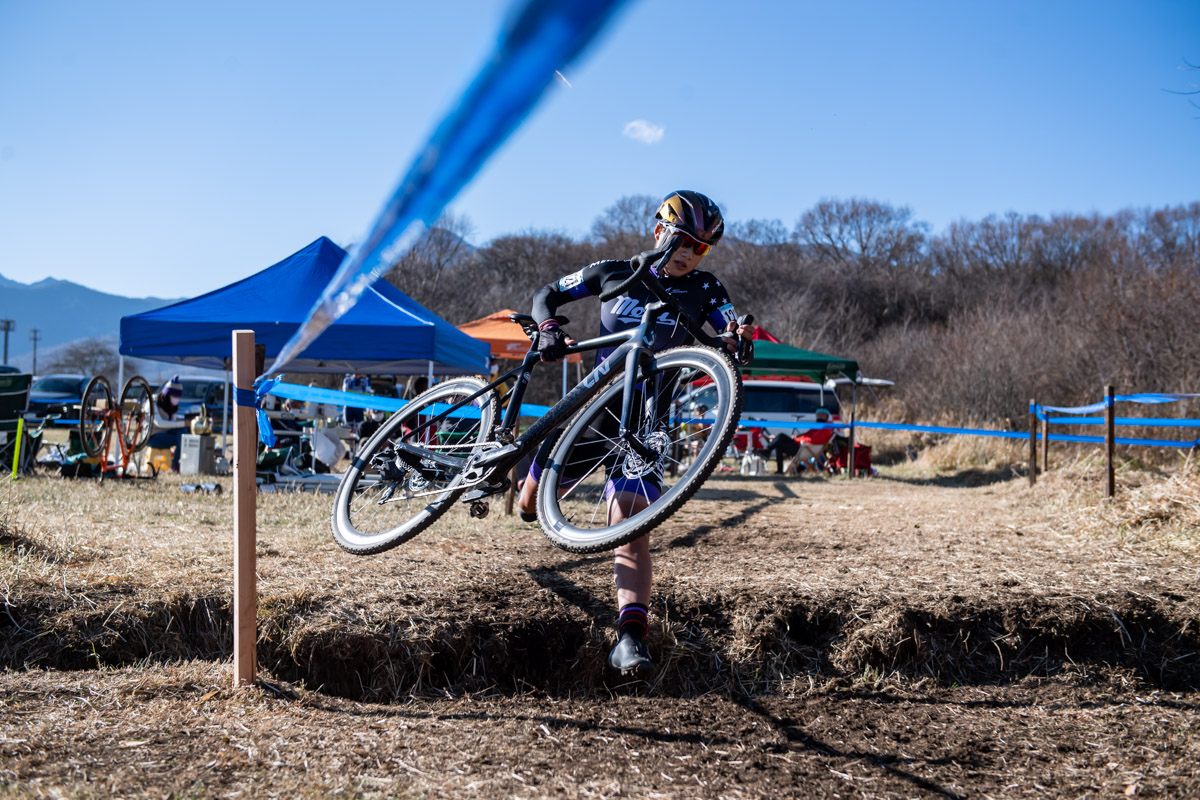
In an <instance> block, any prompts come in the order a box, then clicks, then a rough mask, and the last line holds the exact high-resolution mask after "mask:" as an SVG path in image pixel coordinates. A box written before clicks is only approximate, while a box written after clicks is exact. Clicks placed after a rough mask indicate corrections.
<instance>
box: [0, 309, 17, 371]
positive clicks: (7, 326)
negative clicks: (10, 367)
mask: <svg viewBox="0 0 1200 800" xmlns="http://www.w3.org/2000/svg"><path fill="white" fill-rule="evenodd" d="M15 327H17V323H15V322H13V321H12V320H11V319H0V331H4V363H5V364H7V363H8V332H9V331H11V330H12V329H13V328H15Z"/></svg>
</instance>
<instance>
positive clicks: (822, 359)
mask: <svg viewBox="0 0 1200 800" xmlns="http://www.w3.org/2000/svg"><path fill="white" fill-rule="evenodd" d="M742 373H743V374H744V375H746V376H747V377H749V376H752V375H753V376H760V375H804V376H807V377H809V378H812V379H813V380H814V381H817V382H818V383H821V382H824V380H825V379H826V378H827V377H836V376H838V375H845V376H846V377H847V378H850V379H851V380H854V379H855V378H856V377H857V376H858V362H857V361H855V360H854V359H851V358H840V357H838V356H830V355H826V354H825V353H816V352H813V351H812V350H801V349H800V348H799V347H792V346H791V345H786V344H779V343H778V342H768V341H762V340H760V341H757V342H755V343H754V361H752V362H751V363H750V366H749V367H748V368H746V369H744V370H742Z"/></svg>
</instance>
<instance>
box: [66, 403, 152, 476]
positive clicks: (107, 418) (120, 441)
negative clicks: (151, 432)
mask: <svg viewBox="0 0 1200 800" xmlns="http://www.w3.org/2000/svg"><path fill="white" fill-rule="evenodd" d="M80 413H82V411H81V412H80ZM138 425H139V426H140V425H141V422H140V421H139V422H138ZM114 432H115V433H116V437H115V438H116V440H117V450H118V452H119V453H120V456H121V458H120V461H119V462H118V461H115V460H114V461H113V462H112V463H111V464H110V463H109V462H108V451H109V448H110V447H111V446H112V440H113V438H114V437H113V433H114ZM125 433H126V431H125V429H124V426H122V424H121V408H120V405H118V406H117V407H116V408H110V409H107V410H106V411H105V412H104V436H103V438H102V439H101V440H100V453H101V455H100V465H99V466H100V474H101V475H103V474H104V473H106V472H116V473H118V474H120V475H122V476H124V475H125V471H126V470H127V469H128V467H129V461H130V458H131V457H132V456H133V454H134V453H136V452H137V450H131V449H129V448H128V447H126V445H125Z"/></svg>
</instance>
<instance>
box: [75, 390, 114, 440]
mask: <svg viewBox="0 0 1200 800" xmlns="http://www.w3.org/2000/svg"><path fill="white" fill-rule="evenodd" d="M112 407H113V396H112V389H111V388H110V387H109V385H108V380H107V379H105V378H104V376H103V375H97V376H96V377H94V378H92V379H91V380H90V381H88V383H87V386H86V387H84V390H83V399H82V400H81V401H80V404H79V444H80V446H81V447H83V452H85V453H87V454H88V455H89V456H91V457H92V458H97V457H100V458H104V457H106V456H107V453H105V452H104V451H106V450H108V412H109V410H110V409H111V408H112Z"/></svg>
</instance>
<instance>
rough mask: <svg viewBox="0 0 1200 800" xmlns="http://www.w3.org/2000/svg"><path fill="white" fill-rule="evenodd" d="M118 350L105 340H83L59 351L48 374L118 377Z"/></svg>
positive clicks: (48, 368) (49, 367)
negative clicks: (73, 373) (66, 373)
mask: <svg viewBox="0 0 1200 800" xmlns="http://www.w3.org/2000/svg"><path fill="white" fill-rule="evenodd" d="M118 358H119V356H118V354H117V348H116V346H115V345H113V343H112V342H110V341H107V340H105V339H82V340H80V341H77V342H72V343H71V344H68V345H64V346H63V347H62V348H60V349H59V350H57V351H56V352H55V354H54V356H53V358H51V359H50V363H49V364H48V365H47V366H46V371H47V372H77V373H79V374H81V375H103V376H104V377H106V378H109V379H114V378H116V376H117V365H118Z"/></svg>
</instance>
